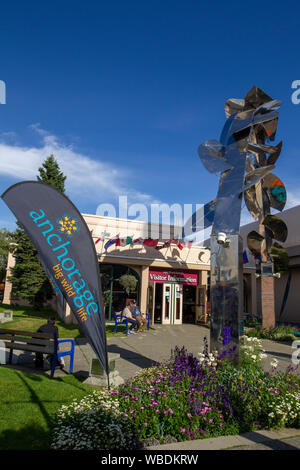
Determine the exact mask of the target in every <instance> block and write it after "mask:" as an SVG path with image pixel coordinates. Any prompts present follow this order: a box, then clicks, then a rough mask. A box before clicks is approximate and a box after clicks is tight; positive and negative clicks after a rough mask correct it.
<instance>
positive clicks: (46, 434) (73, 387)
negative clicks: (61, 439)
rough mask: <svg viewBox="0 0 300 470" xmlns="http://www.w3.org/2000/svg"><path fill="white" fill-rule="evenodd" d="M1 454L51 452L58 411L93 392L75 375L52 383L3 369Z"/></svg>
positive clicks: (0, 373) (0, 374)
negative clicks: (46, 450) (31, 451)
mask: <svg viewBox="0 0 300 470" xmlns="http://www.w3.org/2000/svg"><path fill="white" fill-rule="evenodd" d="M0 384H1V385H0V450H17V449H19V450H24V449H26V450H44V449H49V448H50V442H51V440H50V439H51V427H52V425H53V421H54V417H55V414H56V412H57V410H58V409H59V408H60V407H61V406H62V405H65V404H68V403H70V402H71V401H72V400H73V399H75V398H77V399H78V398H79V399H80V398H82V397H83V396H85V395H87V394H88V393H90V392H92V391H93V388H92V387H90V386H87V385H83V384H82V383H81V382H80V381H79V380H78V379H77V378H76V377H75V376H74V375H67V376H65V377H58V378H54V379H50V378H49V377H47V376H44V375H41V374H34V373H32V374H30V373H24V372H21V371H19V370H13V369H9V368H6V367H3V366H0Z"/></svg>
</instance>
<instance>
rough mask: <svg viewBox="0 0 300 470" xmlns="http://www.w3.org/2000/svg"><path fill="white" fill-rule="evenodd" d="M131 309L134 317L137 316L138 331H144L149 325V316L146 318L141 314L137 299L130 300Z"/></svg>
mask: <svg viewBox="0 0 300 470" xmlns="http://www.w3.org/2000/svg"><path fill="white" fill-rule="evenodd" d="M130 311H131V313H132V316H133V318H135V319H136V321H137V322H138V325H139V329H138V331H142V332H144V331H145V328H146V327H147V318H145V317H144V315H142V314H141V312H140V309H139V307H138V306H137V304H136V300H132V301H131V302H130Z"/></svg>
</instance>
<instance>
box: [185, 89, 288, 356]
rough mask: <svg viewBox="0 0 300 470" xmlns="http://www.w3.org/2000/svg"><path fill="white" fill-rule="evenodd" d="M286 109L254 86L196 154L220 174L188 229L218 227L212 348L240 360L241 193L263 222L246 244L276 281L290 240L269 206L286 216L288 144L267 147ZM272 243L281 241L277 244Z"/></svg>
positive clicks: (228, 108) (231, 105) (230, 103)
mask: <svg viewBox="0 0 300 470" xmlns="http://www.w3.org/2000/svg"><path fill="white" fill-rule="evenodd" d="M280 104H281V103H280V101H278V100H273V99H272V98H271V97H270V96H268V95H267V94H266V93H265V92H264V91H262V90H261V89H260V88H258V87H256V86H254V87H253V88H251V90H250V91H249V92H248V93H247V94H246V96H245V98H244V99H229V100H227V101H226V104H225V114H226V117H227V120H226V122H225V125H224V128H223V130H222V133H221V137H220V141H216V140H209V141H206V142H204V143H203V144H201V145H200V147H199V149H198V153H199V157H200V159H201V161H202V163H203V165H204V166H205V168H206V169H207V170H208V171H209V172H210V173H218V172H220V173H221V175H220V180H219V188H218V193H217V198H216V199H215V200H213V201H210V202H209V203H208V204H206V205H205V206H204V207H203V208H201V209H200V210H199V211H197V212H196V213H195V214H193V216H192V218H191V219H190V220H188V221H187V223H186V224H185V227H184V235H185V236H187V235H189V234H192V233H193V232H194V231H198V230H199V228H201V229H204V228H206V227H208V226H210V225H212V232H211V314H212V315H211V350H214V349H217V350H219V351H224V349H225V348H226V350H227V351H228V350H229V351H230V352H231V353H232V358H233V360H234V361H237V360H238V356H239V353H238V344H239V324H240V316H241V313H242V305H243V281H242V268H243V264H242V253H243V245H242V239H241V236H240V234H239V231H240V217H241V205H242V197H243V194H244V199H245V204H246V207H247V208H248V210H249V212H250V214H251V215H252V216H253V217H254V218H255V219H257V220H258V222H259V230H258V232H256V231H252V232H250V234H249V235H248V239H247V242H248V248H249V250H250V251H251V253H252V254H253V255H254V256H255V258H256V262H257V271H259V272H260V274H258V275H261V274H263V269H262V268H264V267H268V266H270V265H271V270H269V271H268V270H267V269H265V273H267V272H268V273H269V274H270V275H272V280H273V267H272V265H273V261H274V259H275V257H276V256H277V258H281V260H282V259H283V258H284V257H285V255H284V249H283V248H282V247H281V245H279V244H278V243H277V242H278V241H281V242H284V241H285V240H286V237H287V228H286V225H285V224H284V222H283V221H282V220H281V219H279V218H278V217H276V216H274V215H271V213H270V210H271V208H274V209H277V210H279V211H282V210H283V208H284V206H285V202H286V190H285V187H284V185H283V183H282V182H281V180H280V179H279V178H278V177H276V176H275V175H274V174H273V173H271V172H272V170H273V169H274V168H275V163H276V161H277V159H278V157H279V155H280V151H281V147H282V143H281V142H280V143H279V144H278V145H276V146H272V145H267V144H266V141H268V140H269V141H273V140H274V138H275V134H276V129H277V122H278V116H279V113H278V111H277V110H278V108H279V107H280ZM273 239H275V240H277V242H275V243H274V244H273V242H272V240H273ZM272 253H273V254H272ZM269 277H270V276H269ZM263 314H264V312H263ZM267 323H268V322H267ZM269 323H270V322H269Z"/></svg>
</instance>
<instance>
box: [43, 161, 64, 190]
mask: <svg viewBox="0 0 300 470" xmlns="http://www.w3.org/2000/svg"><path fill="white" fill-rule="evenodd" d="M39 173H40V175H39V176H38V177H37V179H38V181H42V182H43V183H47V184H50V186H53V187H54V188H56V189H58V191H60V192H61V193H64V192H65V181H66V176H64V174H63V173H62V172H61V171H60V168H59V165H58V163H57V161H56V160H55V158H54V155H50V157H48V158H46V160H45V161H44V163H43V165H42V167H41V168H39Z"/></svg>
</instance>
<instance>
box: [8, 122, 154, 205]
mask: <svg viewBox="0 0 300 470" xmlns="http://www.w3.org/2000/svg"><path fill="white" fill-rule="evenodd" d="M30 127H31V128H32V129H34V131H35V132H36V133H38V135H39V136H40V138H41V142H42V145H41V146H40V147H24V146H21V145H19V144H16V143H15V144H12V143H11V142H10V141H9V142H8V140H7V139H6V137H7V136H6V135H4V134H2V135H1V140H0V175H6V176H10V177H13V178H17V179H19V180H28V179H33V180H35V179H36V175H37V174H38V168H39V167H40V166H41V165H42V163H43V161H44V160H45V159H46V158H47V157H48V156H49V155H51V154H53V155H54V157H55V159H56V160H57V162H58V164H59V166H60V169H61V170H62V172H63V173H64V174H65V175H67V180H66V192H67V194H68V195H69V196H70V197H71V198H72V197H75V198H76V199H78V197H80V200H81V201H82V200H83V201H86V202H88V203H93V204H94V205H95V208H96V207H97V205H98V204H100V203H103V202H112V201H115V200H116V198H117V197H118V196H119V195H127V197H128V201H130V202H139V203H144V204H150V203H151V202H154V198H153V197H152V196H151V195H149V194H145V193H142V192H139V191H138V190H135V189H134V188H132V187H131V186H130V185H129V184H128V183H127V181H128V178H129V177H130V176H131V171H130V170H128V169H126V168H120V167H118V166H116V165H114V164H112V163H109V162H105V161H103V160H101V159H99V160H95V159H92V158H90V157H88V156H86V155H84V154H81V153H79V152H77V151H76V150H74V149H73V148H72V146H66V145H64V144H63V143H62V142H60V141H59V140H58V138H57V137H56V136H54V135H51V134H50V133H48V132H47V131H45V130H43V129H41V128H40V127H39V125H38V124H35V125H32V126H30ZM10 137H11V135H10Z"/></svg>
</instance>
